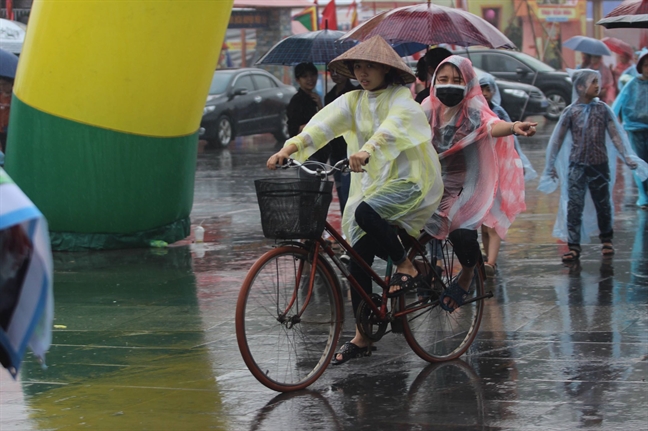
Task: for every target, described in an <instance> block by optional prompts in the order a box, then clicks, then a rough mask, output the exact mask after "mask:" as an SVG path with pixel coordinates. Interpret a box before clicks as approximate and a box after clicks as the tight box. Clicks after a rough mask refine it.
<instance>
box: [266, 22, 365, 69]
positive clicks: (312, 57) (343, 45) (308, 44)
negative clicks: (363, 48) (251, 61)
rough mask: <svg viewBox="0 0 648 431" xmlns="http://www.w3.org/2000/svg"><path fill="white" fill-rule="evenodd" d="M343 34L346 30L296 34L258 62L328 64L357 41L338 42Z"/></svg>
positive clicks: (292, 64)
mask: <svg viewBox="0 0 648 431" xmlns="http://www.w3.org/2000/svg"><path fill="white" fill-rule="evenodd" d="M343 35H344V32H342V31H337V30H319V31H311V32H308V33H301V34H296V35H293V36H290V37H287V38H285V39H283V40H282V41H281V42H279V43H277V44H276V45H275V46H273V47H272V48H270V51H268V52H267V53H266V54H265V55H264V56H263V57H261V58H260V59H259V61H257V62H256V64H257V65H263V64H276V65H283V66H295V65H297V64H299V63H304V62H311V63H314V64H328V63H329V62H330V61H331V60H333V59H334V58H335V57H337V56H338V55H340V54H342V53H344V52H345V51H347V50H348V49H349V48H352V47H353V46H354V45H355V44H356V43H357V42H356V41H353V40H347V41H342V42H338V39H339V38H340V37H342V36H343Z"/></svg>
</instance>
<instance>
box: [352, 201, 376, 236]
mask: <svg viewBox="0 0 648 431" xmlns="http://www.w3.org/2000/svg"><path fill="white" fill-rule="evenodd" d="M372 212H373V208H371V207H370V206H369V205H368V204H367V203H366V202H360V205H358V207H357V208H356V210H355V220H356V223H357V224H358V226H359V227H360V229H362V230H366V229H365V227H366V226H367V225H368V224H369V223H371V218H372V217H371V216H372Z"/></svg>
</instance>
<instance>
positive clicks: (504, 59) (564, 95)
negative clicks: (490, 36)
mask: <svg viewBox="0 0 648 431" xmlns="http://www.w3.org/2000/svg"><path fill="white" fill-rule="evenodd" d="M456 54H459V55H461V56H463V57H469V58H470V60H471V61H472V63H473V65H474V66H475V67H477V68H479V69H482V70H484V71H486V72H488V73H490V74H491V75H493V76H495V77H496V78H498V79H501V80H505V81H517V82H522V83H525V84H532V85H534V86H536V87H538V88H539V89H540V90H541V91H542V92H543V93H544V95H545V96H546V97H547V100H548V101H549V108H548V109H547V114H546V117H547V118H549V119H550V120H557V119H558V118H559V117H560V113H561V112H562V111H563V109H565V107H566V106H567V105H569V104H570V103H571V92H572V84H571V79H570V78H569V75H568V74H567V73H566V72H561V71H558V70H556V69H554V68H553V67H551V66H549V65H547V64H545V63H543V62H541V61H540V60H538V59H537V58H534V57H531V56H530V55H528V54H524V53H522V52H517V51H505V50H501V49H474V50H473V49H471V50H470V51H469V54H470V55H468V54H467V53H466V51H460V52H456Z"/></svg>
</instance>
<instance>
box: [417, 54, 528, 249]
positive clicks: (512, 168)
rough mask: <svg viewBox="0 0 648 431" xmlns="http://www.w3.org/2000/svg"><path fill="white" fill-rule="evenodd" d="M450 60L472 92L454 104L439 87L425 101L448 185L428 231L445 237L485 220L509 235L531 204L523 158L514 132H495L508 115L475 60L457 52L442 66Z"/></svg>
mask: <svg viewBox="0 0 648 431" xmlns="http://www.w3.org/2000/svg"><path fill="white" fill-rule="evenodd" d="M445 63H452V64H454V65H455V66H457V68H458V69H459V71H460V72H461V74H462V76H463V78H464V81H465V82H466V91H465V96H464V99H463V100H462V101H461V103H459V104H458V105H457V106H455V107H452V108H450V107H447V106H445V105H443V104H442V103H441V102H440V101H439V99H437V98H436V97H435V96H434V91H431V94H430V97H428V98H427V99H425V100H424V101H423V103H422V107H423V110H424V111H425V113H426V115H427V117H428V121H429V122H430V127H431V128H432V144H433V145H434V148H435V149H436V150H437V152H438V153H439V161H440V162H441V173H442V178H443V184H444V187H445V190H444V194H443V198H442V199H441V204H440V205H439V208H438V209H437V211H436V212H435V213H434V215H433V216H432V217H431V218H430V220H429V221H428V222H427V224H426V226H425V230H426V231H427V232H429V233H430V234H431V235H432V236H434V237H436V238H439V239H443V238H446V237H447V236H448V234H449V233H450V232H452V231H454V230H456V229H471V230H475V229H477V228H479V227H480V226H481V225H482V224H485V225H486V226H489V227H492V228H494V229H495V230H496V232H497V234H498V235H499V236H500V238H502V239H504V238H505V237H506V232H507V230H508V228H509V226H511V223H513V220H515V217H516V216H517V215H518V214H519V213H520V212H522V211H524V210H525V209H526V205H525V204H524V170H523V168H522V161H521V160H520V157H519V156H518V154H517V152H516V151H515V143H514V140H513V137H512V136H507V137H502V138H493V137H492V136H491V128H492V126H493V124H495V123H496V122H499V121H502V120H500V119H499V118H498V117H497V115H495V114H494V113H493V112H492V111H491V110H490V109H489V107H488V103H487V102H486V99H484V96H483V95H482V92H481V87H480V86H479V79H478V78H477V75H476V74H475V71H474V70H473V68H472V63H471V62H470V60H468V59H465V58H463V57H460V56H456V55H453V56H451V57H448V58H447V59H445V60H444V61H443V62H442V63H441V64H440V65H439V67H438V68H437V70H439V68H441V67H442V66H443V65H444V64H445ZM435 75H436V74H435ZM435 78H436V76H435ZM432 82H435V79H433V81H432ZM444 119H445V121H444Z"/></svg>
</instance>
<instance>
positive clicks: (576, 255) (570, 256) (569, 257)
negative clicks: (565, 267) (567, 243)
mask: <svg viewBox="0 0 648 431" xmlns="http://www.w3.org/2000/svg"><path fill="white" fill-rule="evenodd" d="M578 259H580V251H578V250H575V249H571V250H569V251H568V252H567V253H565V254H563V255H562V261H563V263H571V262H576V261H577V260H578Z"/></svg>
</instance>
